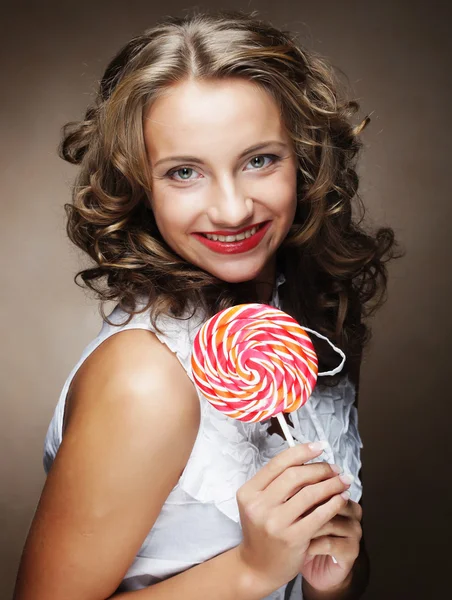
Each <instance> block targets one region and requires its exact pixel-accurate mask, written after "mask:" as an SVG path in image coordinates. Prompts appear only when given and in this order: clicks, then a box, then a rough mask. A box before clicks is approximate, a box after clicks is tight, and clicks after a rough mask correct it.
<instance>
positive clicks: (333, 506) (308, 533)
mask: <svg viewBox="0 0 452 600" xmlns="http://www.w3.org/2000/svg"><path fill="white" fill-rule="evenodd" d="M335 479H336V478H335ZM331 481H334V480H331ZM328 483H329V482H328ZM319 485H322V484H320V483H319V484H317V486H319ZM311 487H314V486H311ZM304 489H306V488H304ZM303 491H304V490H302V491H301V492H299V493H300V494H301V493H302V492H303ZM291 501H292V500H288V502H286V503H285V504H284V505H283V507H285V506H287V504H288V503H289V502H291ZM346 502H347V500H346V499H345V498H344V497H343V496H341V494H335V495H334V496H333V497H332V498H329V500H327V501H326V502H323V503H322V504H319V505H318V506H316V507H315V508H314V510H313V511H312V512H311V513H310V514H309V515H307V516H304V517H303V518H302V519H298V520H297V521H296V522H295V523H294V524H293V525H292V526H291V528H290V537H292V536H293V537H294V539H300V537H301V536H305V537H308V538H309V539H312V538H313V536H314V534H315V533H316V532H317V531H318V530H319V529H320V528H321V527H323V526H324V525H325V523H328V521H330V520H331V519H332V518H333V517H334V516H335V515H336V514H337V513H338V512H339V510H340V509H341V508H342V506H343V505H344V504H345V503H346ZM317 504H318V502H317ZM283 507H281V508H283ZM282 526H284V525H282ZM286 526H287V525H286Z"/></svg>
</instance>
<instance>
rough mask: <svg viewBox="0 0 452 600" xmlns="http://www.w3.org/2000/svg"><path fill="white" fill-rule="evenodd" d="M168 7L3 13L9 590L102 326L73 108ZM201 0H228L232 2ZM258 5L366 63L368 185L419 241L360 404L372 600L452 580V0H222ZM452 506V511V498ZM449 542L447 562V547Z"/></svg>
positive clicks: (392, 294)
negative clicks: (450, 374)
mask: <svg viewBox="0 0 452 600" xmlns="http://www.w3.org/2000/svg"><path fill="white" fill-rule="evenodd" d="M187 6H189V5H186V4H185V3H180V2H175V1H173V0H169V1H168V2H166V3H165V13H163V12H162V11H161V9H160V8H159V7H158V6H153V5H152V4H151V3H150V2H145V1H133V0H132V1H131V2H128V3H125V2H123V3H120V2H116V1H111V0H110V1H109V2H107V1H105V0H102V1H98V2H95V3H93V4H92V3H91V2H88V1H87V0H83V1H80V2H78V3H69V2H68V3H67V6H66V5H65V3H64V2H63V3H61V2H56V1H52V2H44V3H33V2H28V3H21V4H20V3H19V4H16V5H14V7H13V6H11V5H10V6H9V7H8V8H6V9H4V10H3V15H2V26H1V27H2V29H3V32H2V36H1V40H2V44H3V52H2V54H1V60H2V68H1V77H2V80H3V81H2V84H3V85H2V90H3V92H2V95H1V99H0V102H1V139H2V144H1V150H0V152H1V169H2V195H1V206H2V214H1V222H0V228H1V230H0V233H1V237H0V239H1V244H2V252H1V256H2V279H3V285H2V290H3V291H4V292H5V293H3V294H2V305H1V308H2V317H3V318H2V329H3V335H2V345H1V357H0V358H1V362H0V365H1V367H0V368H1V371H2V373H1V381H2V417H1V420H0V428H1V430H0V457H1V459H0V469H1V472H0V476H1V496H0V497H1V532H2V534H1V546H0V548H1V559H2V560H1V563H0V565H1V566H0V571H1V573H0V582H1V584H0V585H1V591H0V598H1V599H2V600H7V599H9V598H10V597H11V593H12V589H13V584H14V580H15V576H16V571H17V566H18V561H19V557H20V553H21V550H22V547H23V543H24V540H25V536H26V533H27V531H28V527H29V525H30V522H31V519H32V516H33V512H34V509H35V507H36V504H37V501H38V498H39V494H40V492H41V489H42V486H43V484H44V471H43V467H42V447H43V441H44V436H45V433H46V430H47V426H48V423H49V420H50V418H51V415H52V413H53V409H54V406H55V404H56V402H57V399H58V395H59V392H60V390H61V387H62V385H63V382H64V380H65V378H66V377H67V375H68V374H69V371H70V370H71V368H72V367H73V365H74V363H75V362H76V360H77V359H78V358H79V355H80V352H81V350H82V349H83V347H84V346H85V345H86V344H87V343H88V341H90V340H91V339H92V338H93V337H94V336H95V335H96V334H97V332H98V330H99V327H100V318H99V317H98V314H97V306H96V303H95V302H94V300H93V299H91V298H89V297H86V296H85V295H84V293H83V292H82V291H81V290H80V289H79V288H77V287H76V286H75V284H74V283H73V281H72V277H73V275H74V274H75V272H76V270H77V268H78V267H79V265H80V262H79V256H78V253H77V251H76V250H75V249H73V248H72V247H71V246H70V245H69V242H68V241H67V239H66V236H65V232H64V224H65V221H64V211H63V203H64V202H67V201H68V200H69V183H70V181H71V180H72V179H73V177H74V175H75V170H74V169H72V168H71V167H70V166H68V165H66V164H64V163H63V162H62V161H61V160H59V159H58V158H57V156H56V146H57V144H58V141H59V130H60V127H61V125H62V124H63V123H64V122H66V121H68V120H71V119H77V118H79V117H81V116H82V114H83V111H84V109H85V106H86V104H87V103H88V101H89V94H90V93H91V90H92V89H93V86H94V85H95V82H96V81H97V80H98V79H99V78H100V76H101V74H102V71H103V68H104V67H105V65H106V63H107V61H108V59H109V58H110V57H111V56H112V54H113V53H114V52H115V51H116V50H117V49H118V48H119V46H120V45H121V44H123V43H124V42H125V41H127V40H128V39H129V38H130V37H131V36H132V35H134V34H136V33H138V32H140V31H141V30H142V29H144V28H146V27H147V26H150V25H152V24H153V23H154V21H155V19H156V18H159V17H161V16H162V15H163V14H181V11H183V9H185V8H187ZM197 6H199V7H203V6H208V7H209V8H215V7H216V3H207V4H206V3H198V4H197ZM217 6H218V7H219V8H245V9H255V8H258V9H259V11H260V15H261V16H262V17H265V18H268V19H270V20H272V22H273V23H274V24H275V25H277V26H281V27H283V28H290V29H294V30H296V31H299V32H300V34H301V37H302V39H303V40H304V42H305V43H306V45H308V46H310V47H312V48H313V49H315V50H317V51H319V52H321V53H322V54H324V55H325V56H327V57H329V58H330V60H331V61H332V62H333V63H334V64H336V65H338V66H340V67H341V68H342V69H343V70H344V71H345V73H346V74H347V75H348V77H349V79H350V82H351V84H352V86H353V89H354V91H355V96H356V97H357V98H358V100H359V101H360V102H361V111H362V112H361V113H360V114H362V115H363V116H364V114H367V113H368V112H370V111H374V112H373V114H372V122H371V124H370V126H369V127H368V128H367V129H366V131H365V133H364V134H363V139H364V142H365V149H364V153H363V155H362V157H361V166H360V169H359V172H360V174H361V187H360V190H361V194H362V197H363V198H364V201H365V203H366V205H367V207H368V221H369V223H370V224H372V223H374V224H376V225H390V226H392V227H394V229H395V231H396V234H397V236H398V238H399V239H400V241H401V242H402V243H403V245H404V247H405V248H406V250H407V255H406V257H405V258H404V259H402V260H401V261H398V262H397V263H394V265H392V266H391V267H390V284H389V302H388V303H387V304H386V305H385V307H384V308H383V309H382V310H381V311H380V312H379V313H378V314H377V315H376V317H375V318H374V319H373V331H374V337H373V341H372V345H371V347H370V349H369V350H370V351H368V352H367V354H366V355H365V358H364V361H363V364H362V369H361V386H360V387H361V390H360V404H359V423H360V433H361V436H362V438H363V442H364V449H363V451H362V460H363V464H364V467H363V483H364V496H363V497H364V530H365V536H366V541H367V547H368V550H369V554H370V558H371V567H372V574H371V583H370V585H369V588H368V591H367V592H366V594H365V598H366V600H374V599H378V600H381V599H382V598H384V599H385V600H390V599H393V598H394V599H405V598H410V599H417V598H441V597H445V595H446V594H445V590H446V589H448V588H447V587H446V583H447V582H446V573H447V567H448V562H449V561H448V560H447V559H449V557H450V552H448V546H447V545H446V540H447V539H448V538H449V537H450V530H449V532H447V531H446V529H447V528H448V521H447V514H448V509H450V487H451V486H450V483H449V473H450V469H449V468H448V467H449V463H446V460H445V457H446V453H447V440H448V436H447V434H448V421H449V419H450V413H449V412H448V411H447V408H448V406H449V395H450V392H449V390H448V386H447V385H446V383H447V382H446V377H447V375H446V374H447V365H448V363H449V361H448V358H449V347H448V346H449V343H450V339H451V336H450V333H451V329H452V327H451V319H450V317H449V304H450V301H449V298H450V293H451V275H450V268H448V267H447V265H448V264H449V263H450V261H451V259H452V256H451V249H450V245H449V243H448V234H449V232H450V222H451V219H450V218H451V216H452V215H451V212H452V210H451V205H452V203H451V202H450V185H449V173H450V167H449V163H450V159H449V156H450V150H451V143H450V128H449V127H448V124H447V116H448V110H447V109H448V108H449V104H450V101H449V99H450V92H451V85H450V84H451V75H450V68H449V59H450V56H451V46H452V42H451V36H450V34H449V22H450V17H451V14H450V13H451V10H450V9H448V8H446V7H445V6H444V7H440V6H439V5H438V4H435V5H432V4H431V3H427V2H418V1H415V2H408V1H405V2H389V1H385V2H382V1H381V0H379V1H377V0H372V1H369V2H354V1H343V2H335V1H332V0H328V1H326V0H325V1H324V2H322V3H313V2H294V1H293V2H284V1H281V2H278V3H277V8H276V7H275V5H274V3H273V2H269V1H267V0H265V1H264V0H261V1H260V2H259V3H257V2H249V3H240V2H229V3H227V4H224V3H221V4H220V3H218V5H217ZM449 512H450V511H449ZM446 560H447V562H446Z"/></svg>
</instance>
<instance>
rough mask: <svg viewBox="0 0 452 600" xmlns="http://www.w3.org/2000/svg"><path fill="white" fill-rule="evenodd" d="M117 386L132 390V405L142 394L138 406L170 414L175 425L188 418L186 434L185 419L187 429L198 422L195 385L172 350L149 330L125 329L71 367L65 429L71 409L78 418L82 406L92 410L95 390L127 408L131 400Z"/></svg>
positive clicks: (70, 416)
mask: <svg viewBox="0 0 452 600" xmlns="http://www.w3.org/2000/svg"><path fill="white" fill-rule="evenodd" d="M120 390H122V391H123V392H127V394H130V393H133V394H134V395H135V399H134V406H136V408H138V406H137V403H138V404H140V399H141V402H142V403H143V406H142V410H144V411H148V410H149V411H151V413H154V412H155V411H159V413H163V412H164V411H165V412H166V413H167V414H168V415H173V416H174V417H175V418H176V423H175V425H176V427H177V421H179V420H180V421H186V419H187V418H188V422H186V428H185V431H186V432H187V434H188V435H190V425H192V429H193V427H194V428H195V429H197V426H198V425H199V400H198V397H197V394H196V391H195V388H194V387H193V384H192V382H191V381H190V379H189V378H188V375H187V373H186V372H185V369H184V368H183V367H182V365H181V364H180V363H179V361H178V359H177V358H176V356H175V354H174V353H173V352H172V351H171V350H170V349H169V348H168V347H167V346H166V345H165V344H163V343H161V342H160V341H159V340H158V338H157V337H156V336H155V335H154V334H153V333H152V332H151V331H147V330H145V329H127V330H123V331H118V332H117V333H115V334H113V335H112V336H110V337H109V338H107V339H106V340H105V341H104V342H102V344H100V346H99V347H98V348H96V350H95V351H94V352H93V353H92V354H91V355H90V356H88V358H87V359H86V360H85V361H84V363H83V364H82V366H81V367H80V369H79V370H78V372H77V373H76V375H75V377H74V379H73V381H72V383H71V386H70V389H69V393H68V397H67V400H66V410H65V419H64V430H66V428H67V426H68V423H69V421H70V420H71V419H72V418H73V416H74V415H75V414H76V415H77V417H75V418H78V416H81V415H82V414H83V413H84V411H88V412H89V411H91V410H96V407H97V406H99V401H98V398H99V393H100V392H102V393H101V398H102V400H103V402H106V403H107V404H109V403H111V402H115V403H119V404H120V405H122V407H123V409H124V410H126V411H127V409H128V408H129V407H131V405H130V403H129V402H127V401H126V402H124V397H125V395H124V393H118V392H119V391H120ZM100 408H101V409H102V407H101V406H100ZM153 416H155V415H154V414H153ZM161 416H162V417H163V418H165V417H164V415H163V414H161ZM131 417H132V418H133V415H131ZM165 420H168V419H165ZM167 425H169V426H171V425H170V424H169V423H167ZM187 429H188V431H187ZM192 434H193V431H192Z"/></svg>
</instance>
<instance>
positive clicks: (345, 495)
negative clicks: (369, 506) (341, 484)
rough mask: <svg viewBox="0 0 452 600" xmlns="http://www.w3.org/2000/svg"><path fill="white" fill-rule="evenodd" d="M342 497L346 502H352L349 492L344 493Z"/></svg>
mask: <svg viewBox="0 0 452 600" xmlns="http://www.w3.org/2000/svg"><path fill="white" fill-rule="evenodd" d="M341 496H342V498H343V499H344V500H350V496H351V494H350V492H349V491H348V490H345V492H342V494H341Z"/></svg>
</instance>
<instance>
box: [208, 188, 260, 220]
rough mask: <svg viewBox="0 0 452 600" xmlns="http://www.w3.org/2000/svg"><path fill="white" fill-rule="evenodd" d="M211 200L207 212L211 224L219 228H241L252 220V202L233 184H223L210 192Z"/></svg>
mask: <svg viewBox="0 0 452 600" xmlns="http://www.w3.org/2000/svg"><path fill="white" fill-rule="evenodd" d="M212 194H213V199H212V201H211V203H210V206H209V209H208V211H207V213H208V217H209V219H210V221H211V222H212V223H214V224H215V225H216V226H220V227H231V228H236V227H241V226H243V225H246V224H247V223H248V222H249V221H250V220H251V218H252V215H253V211H254V206H253V200H252V199H251V198H249V197H247V196H246V195H245V194H244V193H243V192H242V191H240V190H239V189H238V187H236V186H235V185H234V184H233V183H231V182H225V183H224V184H223V185H218V186H216V189H214V190H212Z"/></svg>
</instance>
